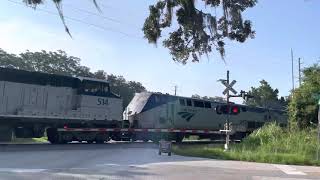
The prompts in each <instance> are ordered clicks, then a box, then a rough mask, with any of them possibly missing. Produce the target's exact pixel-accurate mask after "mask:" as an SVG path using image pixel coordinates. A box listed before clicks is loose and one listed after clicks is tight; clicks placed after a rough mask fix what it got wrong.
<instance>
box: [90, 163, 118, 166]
mask: <svg viewBox="0 0 320 180" xmlns="http://www.w3.org/2000/svg"><path fill="white" fill-rule="evenodd" d="M96 166H121V165H120V164H112V163H106V164H97V165H96Z"/></svg>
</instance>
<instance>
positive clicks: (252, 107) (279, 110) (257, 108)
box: [148, 92, 285, 113]
mask: <svg viewBox="0 0 320 180" xmlns="http://www.w3.org/2000/svg"><path fill="white" fill-rule="evenodd" d="M148 93H149V94H155V95H162V96H170V97H175V98H184V99H192V100H198V101H199V100H200V101H207V102H213V103H217V104H226V103H225V102H219V101H214V100H210V99H198V98H192V97H185V96H176V95H171V94H168V93H166V94H163V93H160V92H148ZM231 103H233V102H231ZM233 104H235V105H237V106H242V107H247V108H249V109H250V110H251V111H256V112H262V111H263V112H264V111H266V110H271V111H276V112H279V113H284V112H285V111H284V110H281V109H274V108H264V107H257V106H248V105H245V104H236V103H233Z"/></svg>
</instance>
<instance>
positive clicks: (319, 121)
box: [317, 96, 320, 161]
mask: <svg viewBox="0 0 320 180" xmlns="http://www.w3.org/2000/svg"><path fill="white" fill-rule="evenodd" d="M319 146H320V97H319V96H318V146H317V147H318V148H317V160H318V161H319Z"/></svg>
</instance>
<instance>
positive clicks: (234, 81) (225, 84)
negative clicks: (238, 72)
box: [221, 80, 237, 95]
mask: <svg viewBox="0 0 320 180" xmlns="http://www.w3.org/2000/svg"><path fill="white" fill-rule="evenodd" d="M236 82H237V81H236V80H233V81H232V82H231V83H230V84H228V83H227V81H221V83H222V84H223V85H224V86H225V87H226V89H225V90H224V91H223V92H222V93H223V94H224V95H226V94H227V93H228V91H231V92H232V93H233V94H237V91H236V90H235V89H233V88H232V86H233V85H234V84H236Z"/></svg>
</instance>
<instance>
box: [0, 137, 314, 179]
mask: <svg viewBox="0 0 320 180" xmlns="http://www.w3.org/2000/svg"><path fill="white" fill-rule="evenodd" d="M0 179H14V180H15V179H26V180H34V179H36V180H37V179H38V180H42V179H44V180H46V179H48V180H49V179H50V180H51V179H57V180H65V179H66V180H67V179H72V180H78V179H81V180H82V179H93V180H101V179H172V180H173V179H174V180H176V179H183V180H189V179H190V180H195V179H199V180H203V179H210V180H212V179H225V180H228V179H230V180H238V179H246V180H250V179H252V180H295V179H320V167H306V166H287V165H273V164H261V163H250V162H237V161H221V160H208V159H203V158H192V157H182V156H177V155H173V156H171V157H169V156H166V155H162V156H159V155H158V154H157V147H156V146H155V145H153V144H151V143H133V144H128V143H117V144H104V145H96V144H92V145H87V144H72V145H21V146H19V145H14V146H12V145H9V146H5V145H0Z"/></svg>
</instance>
